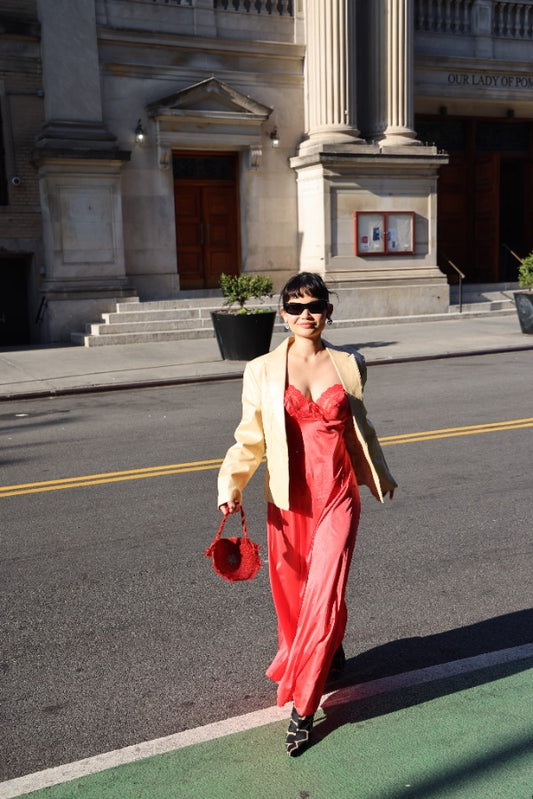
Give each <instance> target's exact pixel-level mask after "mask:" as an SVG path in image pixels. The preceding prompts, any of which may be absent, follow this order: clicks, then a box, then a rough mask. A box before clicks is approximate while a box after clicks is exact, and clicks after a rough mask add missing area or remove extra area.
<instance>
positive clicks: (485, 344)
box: [0, 312, 533, 400]
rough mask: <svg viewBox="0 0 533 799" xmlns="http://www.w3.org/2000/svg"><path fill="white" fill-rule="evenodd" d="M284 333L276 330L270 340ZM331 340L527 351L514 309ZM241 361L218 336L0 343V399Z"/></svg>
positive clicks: (397, 356) (121, 384)
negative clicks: (221, 347)
mask: <svg viewBox="0 0 533 799" xmlns="http://www.w3.org/2000/svg"><path fill="white" fill-rule="evenodd" d="M285 335H286V334H283V333H275V334H274V336H273V339H272V347H274V346H276V344H278V343H279V342H280V341H282V339H283V338H284V336H285ZM326 337H327V339H328V341H330V342H331V343H332V344H352V345H356V346H357V347H358V349H359V350H360V352H361V353H362V354H363V355H364V356H365V358H366V359H367V363H368V364H375V363H387V362H394V361H398V360H400V361H401V360H411V359H425V358H428V359H432V358H442V357H454V356H459V355H467V354H479V353H487V352H505V351H517V350H524V349H526V350H532V349H533V336H528V335H524V334H523V333H522V332H521V330H520V326H519V323H518V319H517V317H516V314H514V313H513V314H507V313H498V312H494V313H493V314H491V315H489V316H482V317H477V318H476V317H461V316H459V315H454V316H450V319H444V320H443V319H442V316H440V317H439V318H438V319H437V320H433V319H432V318H431V317H427V318H425V319H424V321H416V322H409V321H408V317H406V318H405V321H402V322H398V321H395V322H391V323H389V322H388V321H387V320H386V319H384V320H383V321H382V322H380V323H375V322H374V323H373V324H369V325H366V324H362V325H358V326H357V327H350V328H349V327H344V328H338V329H336V328H335V325H333V326H332V327H331V329H328V330H327V332H326ZM244 366H245V363H244V362H241V361H224V360H222V359H221V357H220V354H219V351H218V346H217V343H216V340H215V338H210V339H196V340H188V341H175V342H159V343H152V344H122V345H110V346H105V347H94V348H86V347H76V346H45V347H25V348H21V349H15V348H10V349H4V350H0V399H3V400H9V399H15V398H20V399H25V398H31V397H39V396H53V395H55V394H68V393H83V392H87V391H102V390H113V389H118V388H128V387H131V388H134V387H139V386H151V385H154V386H156V385H171V384H174V383H180V382H195V381H198V380H213V379H224V378H236V377H240V375H241V374H242V371H243V369H244Z"/></svg>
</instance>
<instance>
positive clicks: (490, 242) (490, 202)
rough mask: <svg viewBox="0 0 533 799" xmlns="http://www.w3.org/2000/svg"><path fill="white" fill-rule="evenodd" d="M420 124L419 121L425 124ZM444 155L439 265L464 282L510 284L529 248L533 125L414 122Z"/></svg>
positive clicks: (532, 227)
mask: <svg viewBox="0 0 533 799" xmlns="http://www.w3.org/2000/svg"><path fill="white" fill-rule="evenodd" d="M424 123H425V124H424ZM418 124H419V126H420V129H419V131H418V132H419V135H420V136H421V138H425V137H424V130H426V131H427V137H428V139H427V140H429V141H436V142H437V144H438V146H439V147H442V148H443V149H445V150H446V151H447V152H448V153H449V158H450V161H449V164H448V165H446V166H443V167H441V168H440V170H439V181H438V194H437V200H438V206H437V209H438V210H437V238H438V262H439V266H440V267H441V269H442V270H443V271H444V272H446V273H447V274H448V275H449V276H450V282H455V280H456V279H457V276H456V274H455V273H454V270H453V268H451V267H450V264H449V261H453V262H454V263H455V264H456V265H457V266H458V267H459V268H460V269H461V270H462V271H463V272H464V273H465V274H466V280H467V282H469V283H493V282H514V281H516V279H517V269H518V261H517V260H516V258H515V257H514V256H513V255H512V253H511V251H513V252H515V253H516V254H517V255H519V256H520V257H523V256H525V255H527V253H529V252H530V251H531V250H532V249H533V125H531V123H529V122H524V121H522V120H514V119H509V120H507V119H506V120H477V119H461V118H458V119H439V120H438V122H437V121H436V120H434V119H430V120H429V124H428V121H426V120H420V122H419V123H418Z"/></svg>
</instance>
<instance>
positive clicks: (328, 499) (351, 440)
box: [218, 272, 396, 757]
mask: <svg viewBox="0 0 533 799" xmlns="http://www.w3.org/2000/svg"><path fill="white" fill-rule="evenodd" d="M281 305H282V307H281V315H282V317H283V319H284V321H285V325H286V327H287V328H288V329H289V330H290V331H291V336H290V337H289V338H288V339H287V340H286V341H284V342H283V343H282V344H281V345H280V346H279V347H277V348H276V349H275V350H273V351H272V352H270V353H268V354H267V355H263V356H261V357H259V358H256V359H255V360H253V361H250V363H248V364H247V366H246V369H245V372H244V378H243V392H242V418H241V421H240V423H239V425H238V427H237V429H236V431H235V441H236V443H235V444H234V445H233V446H232V447H230V449H229V450H228V452H227V454H226V457H225V459H224V462H223V464H222V466H221V469H220V472H219V476H218V495H219V496H218V504H219V507H220V509H221V510H222V511H223V512H224V513H228V512H229V513H234V512H235V511H236V510H239V509H240V504H241V502H242V492H243V490H244V488H245V486H246V484H247V483H248V481H249V479H250V477H251V476H252V474H253V473H254V472H255V470H256V469H257V467H258V465H259V463H260V462H261V460H262V458H263V455H264V454H265V453H266V461H267V468H266V480H265V496H266V499H267V502H268V510H267V528H268V562H269V571H270V582H271V587H272V596H273V600H274V606H275V608H276V613H277V617H278V639H279V640H278V652H277V654H276V656H275V658H274V660H273V661H272V663H271V665H270V666H269V668H268V670H267V672H266V673H267V676H268V677H270V678H271V679H272V680H274V681H275V682H277V683H278V694H277V702H278V705H279V706H282V705H284V704H285V703H286V702H288V701H292V702H293V709H292V713H291V718H290V722H289V728H288V731H287V737H286V749H287V754H289V755H290V756H293V757H294V756H295V755H298V754H300V753H301V752H302V751H303V750H304V749H305V748H306V747H307V746H308V744H309V740H310V734H311V730H312V726H313V717H314V714H315V712H316V710H317V708H318V706H319V703H320V698H321V696H322V693H323V690H324V685H325V683H326V680H327V679H328V674H329V673H330V670H331V672H333V671H339V670H340V668H342V666H343V665H344V652H343V649H342V640H343V637H344V632H345V628H346V604H345V601H344V594H345V589H346V581H347V578H348V571H349V568H350V562H351V558H352V552H353V548H354V544H355V538H356V534H357V526H358V522H359V514H360V499H359V488H358V486H359V485H366V486H368V487H369V488H370V490H371V491H372V493H373V494H374V496H375V497H376V498H377V499H378V500H379V501H383V497H384V496H385V495H386V494H389V495H390V497H391V498H392V496H393V493H394V488H395V486H396V482H395V480H394V478H393V477H392V475H391V474H390V472H389V470H388V467H387V464H386V462H385V459H384V457H383V453H382V451H381V448H380V446H379V442H378V440H377V437H376V433H375V431H374V428H373V427H372V424H371V423H370V422H369V420H368V419H367V416H366V409H365V407H364V404H363V384H364V382H365V379H366V370H365V367H364V359H363V358H362V356H361V355H359V353H354V352H349V351H347V350H343V349H342V348H336V347H332V346H331V345H329V344H327V343H325V342H324V341H323V339H322V333H323V331H324V328H325V325H326V324H327V323H328V322H330V320H331V314H332V311H333V306H332V305H331V303H330V298H329V290H328V288H327V286H326V284H325V283H324V281H323V280H322V278H321V277H320V276H319V275H316V274H313V273H310V272H300V273H299V274H297V275H294V276H293V277H292V278H291V279H290V280H289V281H288V282H287V283H286V285H285V287H284V288H283V289H282V292H281Z"/></svg>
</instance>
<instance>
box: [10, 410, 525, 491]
mask: <svg viewBox="0 0 533 799" xmlns="http://www.w3.org/2000/svg"><path fill="white" fill-rule="evenodd" d="M525 427H533V418H529V419H511V420H510V421H508V422H488V423H486V424H475V425H469V426H467V427H447V428H444V429H443V430H426V431H423V432H420V433H404V434H400V435H396V436H384V437H383V438H380V442H381V445H382V446H384V447H387V446H392V445H395V444H415V443H418V442H419V441H432V440H434V439H438V438H452V437H455V436H471V435H476V434H479V433H499V432H504V431H506V430H519V429H521V428H525ZM221 463H222V460H221V458H215V459H213V460H207V461H191V462H190V463H171V464H168V465H167V466H151V467H147V468H145V469H126V470H124V471H120V472H103V473H102V474H88V475H85V476H82V477H64V478H61V479H58V480H43V481H41V482H37V483H20V484H19V485H8V486H3V487H0V498H1V497H14V496H19V495H21V494H38V493H41V492H44V491H61V490H62V489H65V488H84V487H86V486H95V485H104V484H106V483H120V482H123V481H125V480H142V479H144V478H146V477H165V476H166V475H169V474H185V473H189V472H201V471H205V470H206V469H218V468H219V466H220V464H221Z"/></svg>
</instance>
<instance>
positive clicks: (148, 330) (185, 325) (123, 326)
mask: <svg viewBox="0 0 533 799" xmlns="http://www.w3.org/2000/svg"><path fill="white" fill-rule="evenodd" d="M516 288H517V286H516V284H497V285H495V284H487V285H486V286H481V285H478V286H464V287H463V302H462V310H460V309H459V308H460V307H459V304H458V303H459V296H458V287H457V286H450V306H449V308H448V313H447V314H446V313H444V314H429V315H417V316H395V317H383V318H376V319H368V318H361V317H357V318H353V315H354V314H353V310H352V309H351V308H350V303H345V304H344V305H343V304H342V303H340V304H337V302H336V299H335V298H334V303H335V314H334V319H335V327H337V328H342V327H359V326H362V325H373V324H387V323H389V324H392V323H394V324H398V323H399V322H423V321H429V320H431V321H435V320H437V319H449V317H450V315H458V314H461V315H462V316H463V317H465V318H466V317H469V316H470V317H471V316H486V315H488V314H496V313H498V314H503V313H507V314H508V313H516V311H515V305H514V301H513V299H512V290H513V289H516ZM336 293H337V295H338V296H339V295H341V294H342V293H343V289H337V291H336ZM183 294H184V295H185V296H182V297H180V298H178V299H174V300H155V301H151V302H141V301H140V300H139V299H138V298H134V297H132V298H129V299H127V300H121V301H119V302H117V304H116V307H115V310H114V311H112V312H110V313H104V314H102V321H101V322H98V323H95V324H94V323H91V324H88V325H87V326H86V330H85V332H83V333H81V332H80V333H71V341H72V343H73V344H80V345H82V346H85V347H102V346H105V345H108V344H142V343H149V342H154V341H180V340H183V339H189V340H190V339H200V338H213V337H214V335H215V334H214V331H213V325H212V322H211V311H217V310H220V309H221V308H222V307H223V302H224V301H223V298H222V295H221V294H220V292H218V291H210V292H209V293H208V295H207V296H206V294H207V292H184V293H183ZM278 302H279V298H278V297H277V296H274V297H272V299H271V300H269V301H267V302H266V303H261V302H250V303H248V304H247V307H264V306H265V305H266V306H267V307H271V308H277V307H278ZM282 329H283V325H282V321H281V319H280V317H279V316H278V317H277V318H276V324H275V326H274V330H275V331H280V330H282Z"/></svg>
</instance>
